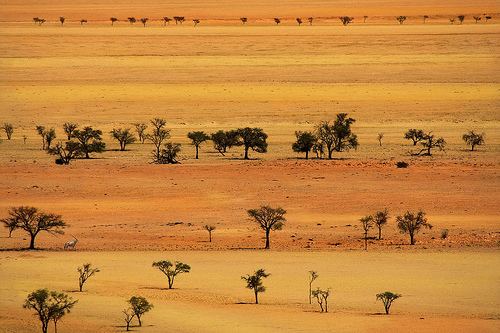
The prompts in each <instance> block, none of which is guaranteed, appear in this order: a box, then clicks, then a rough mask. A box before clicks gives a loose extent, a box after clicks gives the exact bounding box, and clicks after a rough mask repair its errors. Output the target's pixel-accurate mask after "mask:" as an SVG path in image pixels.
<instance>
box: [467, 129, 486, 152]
mask: <svg viewBox="0 0 500 333" xmlns="http://www.w3.org/2000/svg"><path fill="white" fill-rule="evenodd" d="M484 137H485V134H484V133H474V131H469V133H467V134H464V135H462V140H464V141H465V143H466V144H467V145H468V146H470V147H471V151H474V147H475V146H481V145H483V144H484Z"/></svg>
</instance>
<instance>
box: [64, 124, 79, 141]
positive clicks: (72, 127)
mask: <svg viewBox="0 0 500 333" xmlns="http://www.w3.org/2000/svg"><path fill="white" fill-rule="evenodd" d="M77 128H78V124H76V123H64V124H63V129H64V133H66V136H67V137H68V140H71V138H72V137H73V132H74V131H75V130H76V129H77Z"/></svg>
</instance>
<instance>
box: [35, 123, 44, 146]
mask: <svg viewBox="0 0 500 333" xmlns="http://www.w3.org/2000/svg"><path fill="white" fill-rule="evenodd" d="M36 131H37V132H38V134H39V135H40V136H41V137H42V150H45V126H40V125H38V126H37V127H36Z"/></svg>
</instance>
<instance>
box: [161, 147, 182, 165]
mask: <svg viewBox="0 0 500 333" xmlns="http://www.w3.org/2000/svg"><path fill="white" fill-rule="evenodd" d="M180 151H181V144H180V143H177V142H167V143H165V149H162V150H161V153H160V158H159V160H158V162H157V163H158V164H176V163H180V162H179V161H177V154H178V153H179V152H180Z"/></svg>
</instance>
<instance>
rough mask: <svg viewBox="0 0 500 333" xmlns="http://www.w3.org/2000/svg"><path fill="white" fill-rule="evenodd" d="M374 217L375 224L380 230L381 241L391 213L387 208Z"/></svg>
mask: <svg viewBox="0 0 500 333" xmlns="http://www.w3.org/2000/svg"><path fill="white" fill-rule="evenodd" d="M372 216H373V223H374V224H375V225H376V226H377V228H378V239H379V240H380V239H381V237H382V227H383V226H384V225H385V224H387V221H388V220H389V212H388V211H387V208H386V209H384V210H383V211H378V212H376V213H375V214H373V215H372Z"/></svg>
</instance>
